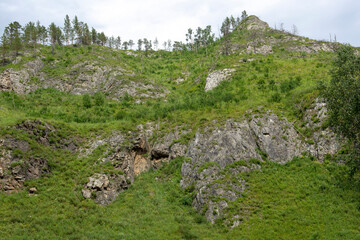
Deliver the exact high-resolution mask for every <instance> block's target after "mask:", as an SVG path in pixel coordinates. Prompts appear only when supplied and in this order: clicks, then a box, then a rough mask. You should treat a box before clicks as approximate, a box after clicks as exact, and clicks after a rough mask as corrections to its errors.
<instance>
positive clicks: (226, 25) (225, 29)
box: [220, 17, 231, 55]
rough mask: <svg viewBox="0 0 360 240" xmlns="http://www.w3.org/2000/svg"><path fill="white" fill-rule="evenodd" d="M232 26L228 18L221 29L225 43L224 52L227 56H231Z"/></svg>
mask: <svg viewBox="0 0 360 240" xmlns="http://www.w3.org/2000/svg"><path fill="white" fill-rule="evenodd" d="M230 25H231V22H230V19H229V18H228V17H226V18H225V20H224V22H223V23H222V25H221V28H220V31H221V35H222V37H223V42H224V50H223V52H224V54H225V55H229V53H230Z"/></svg>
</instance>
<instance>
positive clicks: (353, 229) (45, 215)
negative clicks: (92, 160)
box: [0, 156, 360, 239]
mask: <svg viewBox="0 0 360 240" xmlns="http://www.w3.org/2000/svg"><path fill="white" fill-rule="evenodd" d="M70 159H71V157H70V156H69V157H68V160H70ZM75 162H79V161H77V160H75V159H73V162H72V161H71V160H70V161H69V162H68V163H64V164H65V166H64V169H63V170H65V169H66V170H65V173H61V174H60V173H56V172H55V173H54V174H52V175H51V176H49V177H47V178H44V179H41V180H34V181H32V182H31V183H29V185H31V186H36V187H38V189H39V194H38V195H37V196H29V195H28V194H27V193H26V192H21V193H17V194H13V195H0V203H1V204H0V215H1V219H2V221H1V224H0V231H1V232H2V237H3V238H4V239H23V238H25V239H114V238H120V239H197V238H198V239H359V237H360V227H359V226H360V225H359V217H360V212H359V209H358V208H359V201H358V199H359V197H360V196H359V192H356V191H354V190H352V189H351V188H349V187H348V186H342V184H339V183H340V182H339V179H338V178H337V176H336V173H337V171H336V168H338V167H337V166H334V165H333V164H327V165H322V164H319V163H318V162H316V161H311V160H310V159H309V158H303V159H301V158H299V159H296V160H294V161H293V162H290V163H288V164H286V165H284V166H281V165H277V164H274V163H265V164H264V165H263V170H262V172H260V171H258V172H252V173H250V174H249V175H248V176H246V178H247V179H248V181H249V190H248V192H247V195H246V197H245V198H244V199H243V200H242V202H241V203H240V204H239V206H240V208H242V209H243V210H244V209H250V211H249V214H248V215H249V216H248V217H247V218H244V220H243V223H242V224H241V226H240V227H239V228H235V229H233V230H226V229H225V228H223V227H222V226H218V225H215V226H211V225H209V224H208V223H206V221H205V219H204V217H202V216H200V215H198V214H196V213H194V211H193V210H192V208H191V206H190V205H189V203H190V201H189V197H190V196H189V195H188V194H187V193H185V192H184V191H183V190H182V189H181V188H180V186H179V181H180V178H181V176H180V166H181V163H182V159H177V160H174V161H173V162H171V163H170V164H169V165H166V166H165V167H163V168H162V169H160V170H158V171H156V172H153V171H151V172H149V173H145V174H142V175H141V176H139V177H138V178H137V179H136V182H135V184H134V185H132V186H131V187H130V189H129V190H127V191H126V192H124V193H122V194H121V195H120V196H119V198H118V200H117V201H116V202H114V203H113V204H111V205H110V206H107V207H101V206H97V205H96V204H94V203H93V202H92V201H90V200H84V199H83V198H82V197H81V195H80V193H79V191H80V188H79V186H78V184H79V183H80V182H81V181H80V182H78V181H79V179H80V178H81V177H85V175H83V173H81V171H79V170H76V174H75V175H74V174H73V173H74V172H73V171H75V169H76V168H77V167H75ZM84 165H87V163H84ZM79 175H80V176H79ZM74 176H76V177H74ZM239 206H237V209H235V208H233V209H232V211H238V210H239V209H238V208H239Z"/></svg>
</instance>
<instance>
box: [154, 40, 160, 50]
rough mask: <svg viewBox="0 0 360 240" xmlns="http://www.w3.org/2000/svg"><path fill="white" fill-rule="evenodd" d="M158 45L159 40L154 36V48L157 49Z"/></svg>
mask: <svg viewBox="0 0 360 240" xmlns="http://www.w3.org/2000/svg"><path fill="white" fill-rule="evenodd" d="M158 46H159V40H158V39H157V37H156V38H155V40H154V47H155V50H158Z"/></svg>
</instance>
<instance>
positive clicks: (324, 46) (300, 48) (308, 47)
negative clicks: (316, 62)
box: [286, 41, 335, 53]
mask: <svg viewBox="0 0 360 240" xmlns="http://www.w3.org/2000/svg"><path fill="white" fill-rule="evenodd" d="M334 47H335V44H334V43H318V42H315V41H313V42H308V43H307V44H299V45H296V46H289V47H287V48H286V49H287V50H289V51H296V52H306V53H318V52H320V51H324V52H334Z"/></svg>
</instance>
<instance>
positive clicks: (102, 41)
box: [97, 32, 107, 46]
mask: <svg viewBox="0 0 360 240" xmlns="http://www.w3.org/2000/svg"><path fill="white" fill-rule="evenodd" d="M97 38H98V40H99V41H100V45H101V46H104V45H105V43H106V41H107V37H106V35H105V33H104V32H101V33H98V36H97Z"/></svg>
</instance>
